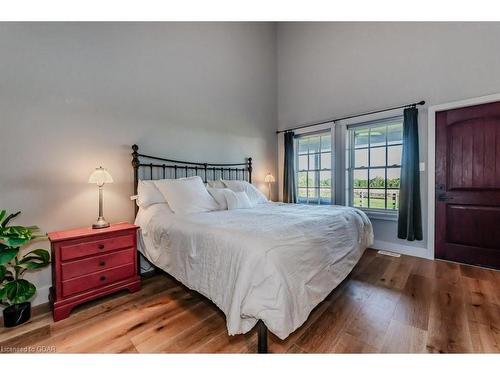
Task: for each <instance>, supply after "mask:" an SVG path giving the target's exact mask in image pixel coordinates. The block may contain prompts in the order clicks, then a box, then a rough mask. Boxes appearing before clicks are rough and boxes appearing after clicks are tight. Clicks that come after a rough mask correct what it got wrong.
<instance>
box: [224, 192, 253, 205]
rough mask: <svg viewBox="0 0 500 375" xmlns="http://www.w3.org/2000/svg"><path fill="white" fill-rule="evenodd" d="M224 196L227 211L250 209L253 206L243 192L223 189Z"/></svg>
mask: <svg viewBox="0 0 500 375" xmlns="http://www.w3.org/2000/svg"><path fill="white" fill-rule="evenodd" d="M224 196H225V197H226V201H227V209H228V210H237V209H239V208H252V207H253V205H252V203H251V202H250V199H248V195H247V193H245V192H244V191H232V190H229V189H224Z"/></svg>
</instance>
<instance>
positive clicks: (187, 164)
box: [132, 145, 252, 214]
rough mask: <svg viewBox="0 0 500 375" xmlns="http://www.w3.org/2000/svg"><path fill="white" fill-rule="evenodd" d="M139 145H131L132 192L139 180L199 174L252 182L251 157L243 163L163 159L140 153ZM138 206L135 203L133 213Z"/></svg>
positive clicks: (211, 177) (135, 190) (203, 176)
mask: <svg viewBox="0 0 500 375" xmlns="http://www.w3.org/2000/svg"><path fill="white" fill-rule="evenodd" d="M138 151H139V146H137V145H133V146H132V167H134V194H137V184H138V183H139V179H141V180H159V179H173V178H181V177H191V176H200V177H201V178H202V179H203V181H204V182H207V180H217V179H219V178H222V179H226V180H245V181H248V182H250V183H251V182H252V158H247V160H246V162H244V163H205V162H200V163H198V162H192V161H180V160H172V159H165V158H162V157H158V156H151V155H145V154H140V153H139V152H138ZM137 210H138V207H137V205H135V213H136V214H137Z"/></svg>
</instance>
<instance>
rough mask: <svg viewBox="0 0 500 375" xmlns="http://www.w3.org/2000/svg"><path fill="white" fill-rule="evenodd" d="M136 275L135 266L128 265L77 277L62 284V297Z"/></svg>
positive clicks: (132, 264)
mask: <svg viewBox="0 0 500 375" xmlns="http://www.w3.org/2000/svg"><path fill="white" fill-rule="evenodd" d="M135 273H136V269H135V264H134V263H129V264H126V265H124V266H120V267H115V268H110V269H107V270H103V271H100V272H95V273H93V274H90V275H85V276H81V277H77V278H74V279H71V280H68V281H63V282H62V295H63V297H68V296H70V295H72V294H75V293H80V292H84V291H86V290H90V289H94V288H98V287H101V286H104V285H107V284H111V283H114V282H115V281H120V280H123V279H126V278H128V277H132V276H134V275H135Z"/></svg>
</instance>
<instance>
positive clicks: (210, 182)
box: [207, 178, 226, 189]
mask: <svg viewBox="0 0 500 375" xmlns="http://www.w3.org/2000/svg"><path fill="white" fill-rule="evenodd" d="M207 185H208V186H209V187H211V188H216V189H224V188H225V187H226V185H224V183H223V182H222V179H220V178H219V179H218V180H207Z"/></svg>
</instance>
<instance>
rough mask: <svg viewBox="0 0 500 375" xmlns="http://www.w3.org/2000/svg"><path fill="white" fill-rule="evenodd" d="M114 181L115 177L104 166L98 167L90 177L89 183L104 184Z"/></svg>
mask: <svg viewBox="0 0 500 375" xmlns="http://www.w3.org/2000/svg"><path fill="white" fill-rule="evenodd" d="M112 182H113V177H111V175H110V174H109V172H108V171H107V170H106V169H104V168H103V167H99V168H96V169H95V171H93V172H92V174H91V175H90V177H89V184H97V185H98V186H103V185H104V184H110V183H112Z"/></svg>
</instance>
